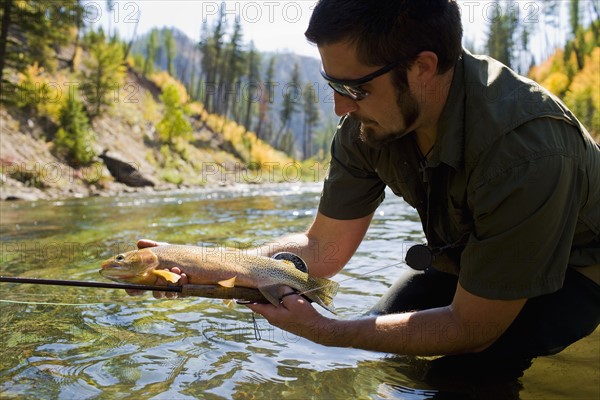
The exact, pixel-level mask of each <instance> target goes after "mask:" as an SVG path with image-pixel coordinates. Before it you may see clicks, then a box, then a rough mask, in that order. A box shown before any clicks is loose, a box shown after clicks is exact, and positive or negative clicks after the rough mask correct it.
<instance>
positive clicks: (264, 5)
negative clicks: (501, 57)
mask: <svg viewBox="0 0 600 400" xmlns="http://www.w3.org/2000/svg"><path fill="white" fill-rule="evenodd" d="M83 3H84V6H85V11H86V21H87V22H89V23H92V24H94V25H98V24H102V25H103V26H104V27H105V28H106V27H108V26H109V25H110V26H111V27H112V28H113V29H115V28H116V29H117V30H118V32H119V34H120V35H121V36H122V37H124V38H130V37H131V36H133V34H134V31H135V25H136V21H139V22H138V26H137V32H136V35H137V36H140V35H143V34H145V33H148V32H149V31H150V30H151V29H152V28H162V27H176V28H177V29H179V30H181V31H183V32H184V33H186V34H187V35H188V36H189V37H190V38H191V39H194V40H198V39H199V37H200V27H201V25H202V22H203V21H208V23H209V26H212V23H213V21H214V19H215V18H216V17H217V15H218V14H219V12H220V10H221V9H223V10H224V12H225V15H226V20H227V23H228V25H229V26H230V27H231V26H232V25H233V23H234V22H235V21H236V20H240V21H241V23H242V27H243V34H244V42H245V43H249V42H250V40H252V41H253V42H254V45H255V47H256V48H257V49H258V50H260V51H275V52H286V51H292V52H294V53H297V54H301V55H306V56H311V57H315V58H319V53H318V51H317V49H316V48H315V47H314V46H312V45H311V44H309V43H307V42H306V40H305V38H304V31H305V30H306V27H307V26H308V21H309V19H310V15H311V13H312V10H313V8H314V5H315V3H316V1H315V0H295V1H287V0H286V1H249V0H242V1H239V0H238V1H231V0H227V1H205V0H134V1H130V0H117V1H115V2H114V11H113V13H112V14H110V13H108V12H107V11H106V1H105V0H84V2H83ZM546 4H547V2H545V1H541V0H538V1H531V0H528V1H513V2H511V3H510V5H506V3H505V2H503V1H467V0H464V1H459V5H460V7H461V12H462V19H463V26H464V30H465V35H464V36H465V37H466V38H467V40H469V42H470V43H474V44H475V46H476V48H477V49H482V48H483V46H484V41H485V38H486V32H487V25H488V23H489V21H491V20H493V19H494V18H497V16H498V15H500V14H507V13H511V14H512V15H515V16H516V17H517V18H519V19H520V20H521V21H523V22H524V23H526V24H532V26H533V27H535V28H538V29H537V31H538V32H541V33H540V34H539V35H538V36H540V37H537V38H534V39H533V40H534V42H536V41H537V42H539V43H534V45H533V46H532V49H533V51H534V52H536V51H537V52H539V51H540V50H539V49H540V48H541V47H543V46H541V41H542V40H545V41H546V42H547V41H551V42H553V43H560V42H562V41H563V40H564V35H565V32H566V31H567V30H568V29H567V26H565V24H567V23H568V22H567V21H566V20H567V18H561V20H560V21H559V23H560V24H562V26H561V27H559V29H550V28H549V27H548V26H546V25H545V22H544V20H543V18H544V17H543V11H544V7H545V5H546ZM542 35H543V38H542V37H541V36H542ZM536 56H537V58H538V59H539V57H540V56H541V54H536Z"/></svg>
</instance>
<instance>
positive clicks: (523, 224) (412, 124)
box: [142, 0, 600, 359]
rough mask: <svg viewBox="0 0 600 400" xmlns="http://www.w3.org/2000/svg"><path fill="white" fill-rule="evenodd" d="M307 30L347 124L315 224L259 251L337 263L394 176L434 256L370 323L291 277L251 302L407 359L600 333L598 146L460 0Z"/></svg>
mask: <svg viewBox="0 0 600 400" xmlns="http://www.w3.org/2000/svg"><path fill="white" fill-rule="evenodd" d="M306 36H307V38H308V39H309V40H310V41H311V42H313V43H315V44H316V45H317V46H318V48H319V52H320V55H321V58H322V63H323V71H322V75H323V76H324V77H325V79H327V80H328V81H329V83H330V86H331V87H332V88H333V90H334V91H335V95H334V96H335V112H336V114H337V115H339V116H341V117H342V120H341V122H340V124H339V126H338V131H337V132H336V135H335V137H334V139H333V143H332V148H331V154H332V162H331V167H330V171H329V173H328V177H327V179H326V181H325V183H324V189H323V193H322V197H321V201H320V205H319V212H318V215H317V217H316V218H315V220H314V222H313V223H312V225H311V226H310V228H309V229H308V230H307V231H306V232H305V233H302V234H298V235H292V236H289V237H286V238H282V239H280V240H278V241H277V242H275V243H271V244H269V245H267V246H265V247H263V248H261V249H259V252H261V253H262V254H263V255H272V254H274V253H276V252H280V251H292V252H295V253H297V254H299V255H300V256H301V257H303V258H304V259H305V260H306V261H307V263H308V265H309V272H310V273H311V274H314V275H317V276H324V277H329V276H332V275H335V274H336V273H337V272H339V271H340V270H341V269H342V268H343V267H344V265H345V264H346V263H347V262H348V260H349V259H350V258H351V257H352V255H353V254H354V252H355V250H356V249H357V247H358V245H359V244H360V242H361V241H362V239H363V237H364V235H365V233H366V231H367V228H368V226H369V224H370V222H371V219H372V217H373V214H374V211H375V209H376V208H377V206H378V205H379V204H380V203H381V201H383V197H384V189H385V187H386V186H389V187H390V188H391V190H392V191H393V192H394V193H395V194H396V195H398V196H402V197H403V198H404V200H405V201H406V202H408V203H409V204H410V205H412V206H413V207H414V208H415V209H416V210H417V212H418V213H419V216H420V218H421V220H422V224H423V229H424V232H425V235H426V237H427V242H428V243H427V247H425V246H422V247H421V248H420V250H422V251H425V253H426V254H425V255H426V256H429V257H430V258H431V259H432V260H433V261H432V264H431V265H429V263H427V262H426V263H425V264H423V265H419V266H418V267H420V268H425V270H424V271H414V272H411V273H408V274H407V276H405V277H402V278H401V279H400V280H399V281H398V282H396V284H394V286H393V287H392V288H391V289H390V291H389V292H388V293H387V294H386V295H385V296H384V297H383V298H382V299H381V301H380V302H379V303H378V304H377V305H375V307H374V308H373V310H372V312H371V315H370V316H366V317H365V318H361V319H356V320H339V319H334V318H328V317H325V316H323V315H321V314H320V313H319V312H317V311H316V310H315V309H314V308H313V307H312V305H310V304H309V303H308V302H307V301H306V300H305V299H304V298H303V297H301V296H299V295H294V294H292V295H288V294H290V293H291V290H288V291H287V292H286V293H282V299H281V303H280V305H279V306H278V307H275V306H273V305H270V304H267V305H264V304H256V305H250V306H249V307H250V308H251V309H252V310H253V311H255V312H257V313H260V314H262V315H263V316H264V317H265V318H266V319H267V320H268V321H269V322H270V323H272V324H273V325H275V326H278V327H280V328H282V329H285V330H288V331H290V332H293V333H295V334H298V335H300V336H303V337H306V338H308V339H310V340H313V341H315V342H317V343H321V344H323V345H328V346H339V347H355V348H362V349H368V350H374V351H382V352H389V353H397V354H412V355H453V354H478V355H479V356H481V357H492V358H493V357H501V358H503V359H507V358H511V359H530V358H532V357H535V356H539V355H544V354H553V353H556V352H558V351H560V350H562V349H563V348H565V347H566V346H568V345H569V344H571V343H573V342H574V341H576V340H578V339H580V338H582V337H584V336H586V335H588V334H590V333H591V332H592V331H593V330H594V329H595V328H596V326H597V325H598V323H599V322H600V286H599V285H598V283H597V282H594V281H593V279H592V278H594V276H593V274H595V273H596V274H597V272H598V269H599V268H600V265H598V266H592V265H595V264H600V237H599V236H600V151H599V149H598V147H597V146H596V144H595V143H594V142H593V141H592V139H591V138H590V136H589V134H588V133H587V132H586V131H585V129H584V128H583V127H582V126H581V125H580V124H579V122H578V121H577V120H576V118H575V117H574V116H573V115H572V114H571V113H570V112H569V111H568V110H567V109H566V107H565V106H564V105H563V104H562V103H560V102H559V101H558V100H556V99H555V98H554V97H553V96H551V95H550V94H549V93H548V92H546V91H545V90H544V89H542V88H541V87H539V86H538V85H536V84H535V83H533V82H531V81H529V80H527V79H524V78H522V77H519V76H517V75H515V74H514V73H513V72H512V71H510V70H509V69H508V68H506V67H504V66H503V65H501V64H500V63H498V62H497V61H495V60H493V59H490V58H487V57H476V56H473V55H471V54H469V53H468V52H466V51H464V50H463V49H462V46H461V39H462V27H461V22H460V12H459V9H458V6H457V4H456V2H454V1H448V0H431V1H422V0H419V1H411V0H405V1H400V0H399V1H393V2H381V1H365V0H351V1H349V0H321V1H320V2H319V3H318V4H317V5H316V8H315V10H314V13H313V16H312V19H311V21H310V25H309V27H308V30H307V32H306ZM145 245H148V244H147V243H142V246H145ZM390 245H394V244H393V243H390ZM332 248H334V249H335V250H336V251H335V254H334V257H331V251H330V249H332ZM427 252H429V253H427ZM323 255H328V256H329V257H327V258H325V257H323ZM578 267H581V268H578ZM184 282H185V280H184ZM284 295H285V296H284Z"/></svg>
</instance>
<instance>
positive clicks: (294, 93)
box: [273, 63, 302, 148]
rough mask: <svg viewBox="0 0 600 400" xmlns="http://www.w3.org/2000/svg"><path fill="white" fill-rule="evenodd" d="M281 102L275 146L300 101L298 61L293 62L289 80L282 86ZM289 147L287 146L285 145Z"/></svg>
mask: <svg viewBox="0 0 600 400" xmlns="http://www.w3.org/2000/svg"><path fill="white" fill-rule="evenodd" d="M283 90H284V93H283V104H282V106H281V110H280V112H279V118H280V119H281V128H280V129H279V133H278V134H277V138H275V143H273V144H274V145H275V146H279V144H280V143H281V142H282V139H281V137H282V134H283V133H284V132H285V131H287V130H289V128H290V124H291V122H292V118H293V117H294V114H296V113H297V112H298V105H299V104H300V102H301V101H302V100H301V98H302V88H301V86H300V66H299V65H298V63H295V64H294V69H293V71H292V75H291V77H290V81H289V82H288V83H287V84H286V85H285V87H284V88H283ZM286 147H288V148H289V146H286Z"/></svg>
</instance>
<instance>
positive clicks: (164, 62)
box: [131, 27, 337, 156]
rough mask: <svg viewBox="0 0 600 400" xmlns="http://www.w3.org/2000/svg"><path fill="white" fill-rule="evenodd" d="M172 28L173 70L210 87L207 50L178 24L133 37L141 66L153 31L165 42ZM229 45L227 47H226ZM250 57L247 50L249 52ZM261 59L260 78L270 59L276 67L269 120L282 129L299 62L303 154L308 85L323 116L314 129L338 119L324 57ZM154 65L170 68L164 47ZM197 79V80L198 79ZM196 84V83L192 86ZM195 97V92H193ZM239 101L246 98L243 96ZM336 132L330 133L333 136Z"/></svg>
mask: <svg viewBox="0 0 600 400" xmlns="http://www.w3.org/2000/svg"><path fill="white" fill-rule="evenodd" d="M167 32H169V33H170V34H171V35H172V37H173V42H174V48H175V51H174V52H173V53H174V58H173V61H172V62H173V74H174V76H175V77H176V78H177V79H178V80H179V81H181V82H182V83H183V84H184V85H185V86H186V88H188V92H190V93H191V92H196V91H198V92H202V91H203V90H204V89H206V87H208V86H211V85H212V84H213V83H214V82H213V83H207V82H205V81H204V80H205V79H206V78H205V77H204V78H199V77H202V76H203V75H202V74H203V73H204V71H202V65H203V54H202V51H201V50H200V49H199V46H198V43H197V42H196V41H194V40H193V39H191V38H190V37H188V36H187V35H186V34H185V33H183V32H181V31H180V30H179V29H177V28H176V27H168V28H167V27H163V28H160V29H154V30H153V32H152V33H147V34H145V35H141V36H140V37H138V38H137V39H136V40H135V41H133V43H132V46H131V54H132V55H133V57H134V59H136V60H139V64H140V66H141V64H142V61H141V60H146V59H147V57H148V49H147V46H148V41H149V40H150V35H151V34H154V35H155V36H156V37H155V39H154V40H155V41H156V42H157V43H159V44H163V43H165V34H166V33H167ZM243 48H244V49H245V50H244V51H245V52H246V53H247V52H248V45H247V44H246V45H244V46H243ZM225 50H226V49H224V51H225ZM246 57H247V54H246ZM257 58H258V60H259V61H260V63H259V65H258V67H257V72H258V73H259V78H260V79H264V78H265V74H266V71H267V70H268V68H269V63H270V62H271V61H273V66H274V71H273V76H272V84H273V87H272V89H271V90H270V92H271V93H270V96H269V97H270V103H271V105H270V107H269V110H268V120H269V123H270V124H272V127H271V128H272V129H273V130H275V131H278V130H279V129H280V128H281V125H282V121H281V115H280V114H281V110H282V108H283V103H284V96H285V94H286V93H287V92H289V91H290V89H293V88H294V87H295V83H294V82H292V81H291V77H292V74H293V69H294V66H295V65H298V67H299V71H298V72H299V76H298V78H299V82H300V87H299V88H298V89H300V91H299V96H298V98H297V99H295V103H296V107H295V110H296V112H295V113H294V114H293V115H292V118H291V122H290V124H289V129H290V131H291V132H292V133H293V136H294V140H295V146H294V147H295V150H296V152H297V153H298V154H297V155H298V156H300V154H299V149H300V148H301V143H302V139H303V135H304V115H303V112H302V107H303V104H302V103H303V99H302V97H303V95H304V94H305V85H307V84H308V85H310V86H311V88H312V90H314V97H315V102H314V103H315V106H316V107H317V108H318V110H319V111H318V112H319V117H318V120H317V121H316V125H315V127H314V129H315V130H316V131H318V130H322V129H324V128H325V127H326V126H328V125H331V124H336V123H337V117H335V115H334V114H333V96H332V91H331V89H330V88H329V86H328V85H327V82H326V81H325V80H324V79H323V78H322V77H321V74H320V73H319V71H320V69H321V61H320V60H318V59H316V58H312V57H306V56H301V55H298V54H292V53H260V52H259V53H258V55H257ZM154 68H155V69H157V70H163V71H167V70H168V57H167V51H166V50H165V48H164V46H163V47H160V46H159V47H158V48H157V52H156V55H155V57H154ZM199 79H200V85H198V80H199ZM194 82H195V83H194ZM248 85H249V82H247V81H244V82H242V89H241V90H240V94H238V95H239V96H241V97H243V96H247V95H248V93H247V91H246V90H244V88H247V87H248ZM192 86H194V87H193V88H192ZM192 97H194V96H192ZM213 98H214V101H219V100H222V99H219V98H218V96H217V95H215V96H214V97H213ZM239 101H243V99H240V100H239ZM255 119H256V117H254V121H253V123H252V126H251V129H250V130H254V129H255V127H256V124H257V121H256V120H255ZM331 135H332V132H331V133H330V134H329V136H328V137H327V140H326V141H327V142H328V141H329V140H328V139H330V138H331Z"/></svg>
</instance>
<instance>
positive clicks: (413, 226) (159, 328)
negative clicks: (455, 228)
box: [0, 184, 600, 399]
mask: <svg viewBox="0 0 600 400" xmlns="http://www.w3.org/2000/svg"><path fill="white" fill-rule="evenodd" d="M319 191H320V186H319V185H318V184H302V185H293V184H284V185H272V186H239V187H234V188H222V189H217V190H215V189H210V190H209V189H206V190H199V191H193V192H178V193H170V194H164V193H163V194H131V195H124V196H120V197H114V198H89V199H72V200H65V201H40V202H14V203H8V202H4V203H1V204H0V217H1V220H0V229H1V232H2V233H1V239H2V252H1V254H0V257H1V259H0V263H1V264H0V273H1V274H2V275H6V276H22V277H38V278H49V279H75V280H88V281H102V280H104V279H103V278H102V277H101V276H100V275H99V274H98V268H99V262H100V261H102V260H104V259H106V258H109V257H111V256H114V255H115V254H117V253H120V252H123V251H126V250H131V249H133V248H134V243H135V241H136V239H138V238H142V237H145V238H152V239H157V240H162V241H168V242H171V243H186V244H195V245H211V246H214V245H219V246H221V245H224V246H229V247H231V246H233V247H236V246H237V247H240V248H247V247H251V246H256V245H260V244H262V243H264V242H267V241H270V240H272V239H273V238H276V237H278V236H281V235H285V234H288V233H292V232H298V231H299V230H302V229H304V228H305V227H307V226H308V224H309V223H310V222H311V220H312V218H313V217H314V215H315V212H316V206H317V203H318V198H319ZM422 240H423V234H422V231H421V226H420V223H419V221H418V219H417V217H416V214H415V212H414V211H413V210H412V209H410V208H409V207H408V206H406V205H405V204H404V203H403V202H402V201H401V200H400V199H398V198H396V197H395V196H393V195H391V194H388V196H387V199H386V201H385V202H384V203H383V204H382V205H381V206H380V208H379V209H378V211H377V214H376V216H375V218H374V221H373V224H372V225H371V227H370V229H369V231H368V233H367V236H366V238H365V240H364V242H363V243H362V244H361V246H360V248H359V250H358V252H357V254H356V255H355V257H354V258H353V259H352V260H351V261H350V263H349V264H348V266H347V267H346V268H345V270H344V271H343V272H342V273H340V274H339V275H337V276H336V277H335V278H334V279H335V280H336V281H338V282H340V286H341V289H340V292H339V294H338V295H337V296H336V298H335V303H336V308H337V312H338V316H337V317H338V318H344V319H345V318H354V317H358V316H360V315H362V314H363V313H365V312H366V311H368V310H369V308H370V307H371V306H373V305H374V304H375V302H376V301H377V299H378V298H379V296H381V295H382V294H383V293H384V292H385V290H386V289H387V287H388V286H389V285H390V284H391V283H392V282H393V281H394V280H395V278H396V277H397V276H398V275H399V274H400V273H401V272H402V271H403V269H404V268H408V267H406V265H405V264H404V263H403V262H402V260H403V259H404V255H405V251H406V249H407V248H408V247H409V246H410V245H411V244H414V243H416V242H420V241H422ZM317 308H318V307H317ZM319 310H320V312H323V313H327V312H326V311H324V310H322V309H319ZM0 329H1V331H0V335H1V337H0V339H1V343H0V344H1V348H0V398H39V399H55V398H58V399H88V398H89V399H121V398H122V399H447V398H452V399H470V398H472V399H561V398H565V399H566V398H569V399H592V398H594V399H597V398H600V332H599V331H598V330H597V331H596V332H595V333H594V334H593V335H591V336H590V337H588V338H586V339H584V340H582V341H580V342H578V343H576V344H574V345H573V346H571V347H569V348H568V349H566V350H565V351H563V352H562V353H560V354H558V355H556V356H552V357H543V358H539V359H536V360H535V361H534V363H533V366H532V367H531V368H530V369H528V370H527V371H526V372H525V375H524V376H523V377H522V378H520V379H518V380H513V381H508V382H502V381H501V382H497V381H495V380H493V379H492V380H485V381H478V380H472V381H466V382H445V383H444V382H442V383H440V382H430V381H428V380H427V379H426V376H427V370H428V366H429V364H430V362H431V359H427V358H415V357H403V356H395V355H389V354H382V353H374V352H367V351H361V350H355V349H339V348H327V347H323V346H319V345H316V344H313V343H311V342H309V341H307V340H305V339H302V338H299V337H296V336H294V335H291V334H289V333H286V332H284V331H282V330H279V329H276V328H273V327H271V326H270V325H269V324H268V323H267V322H266V321H265V320H264V319H261V318H259V317H257V319H256V327H255V325H254V324H253V321H252V313H251V312H250V311H249V310H248V309H247V308H246V307H243V306H236V307H235V308H234V309H231V308H228V307H227V306H226V305H225V304H223V303H222V302H221V301H219V300H210V299H203V298H186V299H173V300H168V299H162V300H157V299H154V298H153V297H152V296H151V295H150V294H146V295H144V296H142V297H131V296H127V295H126V294H125V293H124V292H123V291H120V290H112V289H86V288H71V287H51V286H35V285H26V284H20V285H16V284H7V283H2V284H0Z"/></svg>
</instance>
